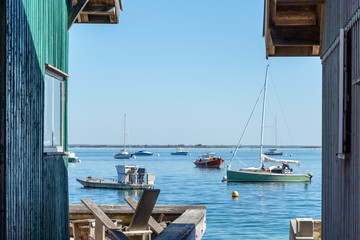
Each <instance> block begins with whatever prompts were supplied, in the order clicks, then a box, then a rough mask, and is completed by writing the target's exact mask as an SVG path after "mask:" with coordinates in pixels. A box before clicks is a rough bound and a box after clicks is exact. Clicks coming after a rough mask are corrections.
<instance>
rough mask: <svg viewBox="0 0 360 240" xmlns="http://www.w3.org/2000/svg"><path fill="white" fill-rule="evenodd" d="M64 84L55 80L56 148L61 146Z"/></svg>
mask: <svg viewBox="0 0 360 240" xmlns="http://www.w3.org/2000/svg"><path fill="white" fill-rule="evenodd" d="M61 86H62V83H61V82H60V81H58V80H56V79H54V143H53V144H54V146H60V145H61V109H62V107H61V105H62V104H61V95H62V94H61V90H62V88H61Z"/></svg>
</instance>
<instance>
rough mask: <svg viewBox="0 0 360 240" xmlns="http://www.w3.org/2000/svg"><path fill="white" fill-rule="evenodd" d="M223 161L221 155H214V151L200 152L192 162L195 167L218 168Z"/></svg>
mask: <svg viewBox="0 0 360 240" xmlns="http://www.w3.org/2000/svg"><path fill="white" fill-rule="evenodd" d="M223 162H224V160H223V159H222V158H221V157H215V153H207V154H202V155H200V156H199V157H198V158H196V160H195V161H193V163H194V164H195V165H196V166H197V167H208V168H218V167H220V165H221V164H222V163H223Z"/></svg>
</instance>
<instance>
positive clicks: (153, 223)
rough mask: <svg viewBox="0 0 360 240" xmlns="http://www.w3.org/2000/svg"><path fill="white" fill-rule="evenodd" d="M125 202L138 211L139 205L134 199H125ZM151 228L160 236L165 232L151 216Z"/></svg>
mask: <svg viewBox="0 0 360 240" xmlns="http://www.w3.org/2000/svg"><path fill="white" fill-rule="evenodd" d="M125 201H126V202H127V203H128V204H129V206H130V207H131V208H132V209H133V210H134V211H135V210H136V208H137V205H138V203H137V201H136V200H135V199H134V198H125ZM149 226H150V228H151V230H153V231H154V232H155V233H156V234H160V233H161V232H162V231H163V230H164V228H163V227H161V226H160V224H159V223H158V222H157V221H156V220H155V219H154V218H153V217H152V216H150V219H149Z"/></svg>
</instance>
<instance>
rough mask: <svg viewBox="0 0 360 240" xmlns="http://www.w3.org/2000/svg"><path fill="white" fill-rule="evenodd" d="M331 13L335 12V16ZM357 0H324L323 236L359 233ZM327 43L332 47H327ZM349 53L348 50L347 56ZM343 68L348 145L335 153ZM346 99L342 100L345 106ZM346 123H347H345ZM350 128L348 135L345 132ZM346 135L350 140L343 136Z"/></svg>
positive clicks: (350, 236)
mask: <svg viewBox="0 0 360 240" xmlns="http://www.w3.org/2000/svg"><path fill="white" fill-rule="evenodd" d="M334 16H336V17H334ZM359 17H360V1H359V0H356V1H337V0H329V1H326V2H325V5H324V27H323V40H322V61H323V115H322V116H323V151H322V158H323V160H322V161H323V165H322V178H323V179H322V186H323V189H322V238H323V239H330V240H332V239H360V147H359V146H360V120H359V119H360V97H359V96H360V88H359V87H360V86H359V85H358V84H353V83H354V82H356V79H358V78H359V76H360V64H359V63H360V49H359V46H360V21H359ZM340 28H344V29H345V36H347V37H348V39H346V38H345V40H344V41H345V43H346V44H345V57H344V62H345V65H344V69H343V68H342V66H341V67H340V66H339V65H340V64H339V60H340V56H339V51H340V50H339V49H340V47H339V44H340V42H341V41H340V40H339V39H340V36H339V31H340ZM329 49H331V50H329ZM346 54H350V56H348V57H347V56H346ZM343 71H344V74H343V75H344V82H345V86H346V87H345V88H348V89H349V91H348V92H346V91H345V92H344V98H343V99H344V102H346V101H349V103H348V104H349V105H350V107H351V111H344V116H350V117H349V119H344V123H345V124H346V125H348V126H349V125H350V126H351V127H350V128H349V129H350V132H346V133H343V134H345V135H347V136H350V137H349V138H350V142H351V146H350V150H349V152H347V153H348V155H347V157H346V158H345V159H341V158H338V157H337V153H338V144H339V141H338V140H339V79H340V77H339V75H340V72H343ZM346 107H348V105H344V109H345V110H346ZM348 126H347V127H348ZM349 134H350V135H349ZM347 141H349V140H347Z"/></svg>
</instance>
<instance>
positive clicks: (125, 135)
mask: <svg viewBox="0 0 360 240" xmlns="http://www.w3.org/2000/svg"><path fill="white" fill-rule="evenodd" d="M125 140H126V113H124V152H126V144H125Z"/></svg>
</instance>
